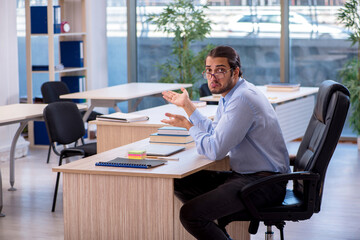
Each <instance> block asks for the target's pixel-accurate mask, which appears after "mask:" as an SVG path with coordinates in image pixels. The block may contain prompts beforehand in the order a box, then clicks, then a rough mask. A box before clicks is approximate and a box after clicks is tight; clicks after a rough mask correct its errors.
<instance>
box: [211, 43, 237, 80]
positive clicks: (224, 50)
mask: <svg viewBox="0 0 360 240" xmlns="http://www.w3.org/2000/svg"><path fill="white" fill-rule="evenodd" d="M207 57H212V58H216V57H225V58H227V59H228V63H229V66H230V68H231V69H232V70H235V69H236V68H237V67H239V77H242V74H243V72H242V70H241V62H240V56H239V54H238V53H237V52H236V50H235V49H233V48H232V47H229V46H217V47H216V48H213V49H212V50H211V51H210V52H209V54H208V55H207V56H206V58H207ZM205 61H206V60H205Z"/></svg>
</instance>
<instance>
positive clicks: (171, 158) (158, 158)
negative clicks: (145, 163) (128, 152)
mask: <svg viewBox="0 0 360 240" xmlns="http://www.w3.org/2000/svg"><path fill="white" fill-rule="evenodd" d="M146 158H149V159H157V160H174V161H179V158H174V157H156V156H146Z"/></svg>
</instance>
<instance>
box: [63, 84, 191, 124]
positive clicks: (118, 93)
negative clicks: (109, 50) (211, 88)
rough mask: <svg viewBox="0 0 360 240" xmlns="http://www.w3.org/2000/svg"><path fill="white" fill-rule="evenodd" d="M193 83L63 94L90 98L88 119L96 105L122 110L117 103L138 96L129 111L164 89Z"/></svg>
mask: <svg viewBox="0 0 360 240" xmlns="http://www.w3.org/2000/svg"><path fill="white" fill-rule="evenodd" d="M191 86H192V84H177V83H127V84H121V85H117V86H113V87H107V88H101V89H95V90H89V91H84V92H77V93H70V94H65V95H61V96H60V98H64V99H89V100H90V107H89V108H88V110H87V111H86V113H85V115H84V116H83V120H84V121H86V120H87V119H88V117H89V115H90V113H91V112H92V111H93V110H94V108H95V107H111V108H114V109H115V110H116V111H118V112H121V111H120V108H119V107H118V106H117V105H116V104H117V103H119V102H122V101H128V100H131V99H135V98H137V99H138V100H137V102H136V103H135V105H134V106H132V107H131V109H129V112H132V111H135V109H136V107H137V106H138V105H139V103H140V102H141V101H142V99H143V97H147V96H162V95H161V93H162V92H163V91H170V90H178V89H180V88H182V87H184V88H189V87H191Z"/></svg>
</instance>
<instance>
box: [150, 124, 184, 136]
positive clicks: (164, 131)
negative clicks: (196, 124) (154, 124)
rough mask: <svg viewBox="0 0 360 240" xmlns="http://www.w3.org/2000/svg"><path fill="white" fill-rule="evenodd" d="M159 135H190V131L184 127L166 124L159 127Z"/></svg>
mask: <svg viewBox="0 0 360 240" xmlns="http://www.w3.org/2000/svg"><path fill="white" fill-rule="evenodd" d="M157 132H158V134H159V135H169V134H170V135H189V131H188V130H187V129H186V128H182V127H172V126H165V127H161V128H158V131H157Z"/></svg>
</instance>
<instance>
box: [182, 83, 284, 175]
mask: <svg viewBox="0 0 360 240" xmlns="http://www.w3.org/2000/svg"><path fill="white" fill-rule="evenodd" d="M190 121H191V122H192V123H193V124H194V126H193V127H191V128H190V130H189V133H190V135H191V136H192V137H193V138H194V140H195V143H196V147H197V151H198V153H199V154H202V155H205V156H206V157H207V158H209V159H211V160H220V159H222V158H224V157H225V156H226V155H229V157H230V166H231V168H232V170H233V171H236V172H238V173H243V174H247V173H255V172H260V171H271V172H280V173H286V172H290V167H289V155H288V151H287V148H286V145H285V141H284V138H283V136H282V132H281V129H280V126H279V123H278V120H277V117H276V113H275V111H274V108H273V107H272V106H271V104H270V103H269V101H268V99H267V98H266V97H265V96H264V94H263V93H262V92H260V90H258V89H257V88H256V87H255V86H254V85H253V84H251V83H249V82H247V81H245V80H244V79H242V78H240V79H239V81H238V82H237V84H236V85H235V86H234V88H232V89H231V90H230V92H229V93H228V94H227V95H226V96H225V97H224V98H223V97H221V98H220V101H219V106H218V109H217V112H216V116H215V118H214V121H211V120H210V119H208V118H206V117H205V116H203V115H201V114H200V112H199V111H198V110H195V111H194V112H193V113H192V114H191V116H190Z"/></svg>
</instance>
